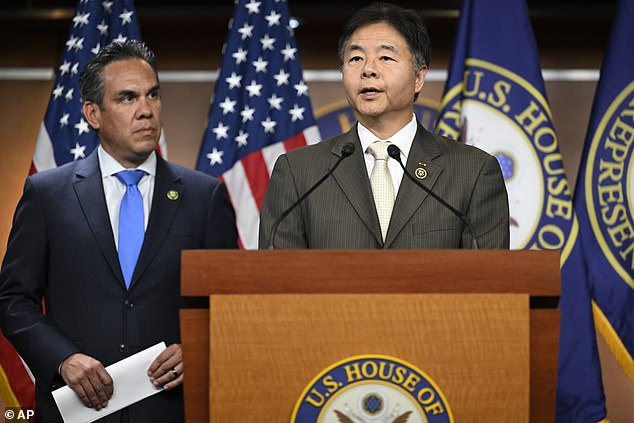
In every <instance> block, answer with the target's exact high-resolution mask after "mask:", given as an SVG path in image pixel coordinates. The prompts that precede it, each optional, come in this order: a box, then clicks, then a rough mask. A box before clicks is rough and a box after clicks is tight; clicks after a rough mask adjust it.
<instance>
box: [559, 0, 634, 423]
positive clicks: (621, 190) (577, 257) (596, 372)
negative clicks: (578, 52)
mask: <svg viewBox="0 0 634 423" xmlns="http://www.w3.org/2000/svg"><path fill="white" fill-rule="evenodd" d="M614 16H615V17H614V22H613V26H612V32H611V34H610V40H609V44H608V49H607V50H606V54H605V57H604V62H603V66H602V69H601V77H600V79H599V83H598V86H597V91H596V94H595V99H594V104H593V106H592V113H591V117H590V123H589V126H588V133H587V136H586V142H585V147H584V153H583V157H582V161H581V165H580V167H579V175H578V177H577V185H576V188H575V194H574V211H575V215H576V216H577V218H578V221H579V233H578V234H577V236H576V237H575V238H574V241H575V244H574V249H573V252H572V254H571V257H570V260H569V262H568V263H566V265H564V267H563V269H562V300H561V313H562V314H561V337H560V346H559V376H558V387H557V422H558V423H563V422H588V421H598V420H601V419H603V418H605V417H606V410H605V401H604V395H603V387H602V382H601V370H600V364H599V359H598V354H597V348H596V338H595V328H596V330H597V331H598V332H599V333H600V334H601V336H602V338H603V339H604V340H605V341H606V344H607V345H608V346H609V348H610V351H611V352H612V353H613V355H614V357H615V358H616V360H617V362H618V363H619V365H620V366H621V368H622V369H623V371H624V374H625V375H626V376H627V377H628V378H629V380H630V381H631V382H632V383H634V364H633V361H632V353H633V352H634V203H633V201H634V186H633V185H632V183H631V181H632V174H633V173H632V170H633V169H634V155H633V154H632V147H633V141H634V56H632V54H631V50H632V46H633V45H634V27H633V26H632V24H631V22H632V20H633V19H634V0H620V1H619V3H618V5H617V8H616V11H615V15H614ZM571 239H572V237H571Z"/></svg>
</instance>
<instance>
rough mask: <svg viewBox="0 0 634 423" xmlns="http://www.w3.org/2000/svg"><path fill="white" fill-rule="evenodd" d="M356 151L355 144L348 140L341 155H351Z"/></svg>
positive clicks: (342, 148)
mask: <svg viewBox="0 0 634 423" xmlns="http://www.w3.org/2000/svg"><path fill="white" fill-rule="evenodd" d="M352 153H354V144H353V143H351V142H347V143H345V144H344V145H343V147H341V155H342V156H343V157H348V156H351V155H352Z"/></svg>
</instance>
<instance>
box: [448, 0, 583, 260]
mask: <svg viewBox="0 0 634 423" xmlns="http://www.w3.org/2000/svg"><path fill="white" fill-rule="evenodd" d="M436 131H437V132H438V133H440V134H442V135H445V136H448V137H450V138H454V139H460V140H461V141H463V142H466V143H468V144H472V145H475V146H477V147H479V148H481V149H483V150H485V151H487V152H489V153H490V154H492V155H494V156H495V157H497V159H498V161H499V163H500V166H501V168H502V171H503V174H504V179H505V182H506V187H507V191H508V194H509V207H510V234H511V248H512V249H529V248H530V249H561V248H562V247H563V246H564V244H565V242H566V239H567V236H568V232H569V230H570V226H571V224H572V204H571V194H570V188H569V185H568V181H567V178H566V175H565V172H564V166H563V161H562V157H561V154H560V153H559V143H558V140H557V136H556V134H555V130H554V128H553V124H552V117H551V113H550V107H549V105H548V102H547V100H546V95H545V90H544V82H543V78H542V75H541V70H540V66H539V59H538V55H537V48H536V44H535V39H534V36H533V31H532V28H531V24H530V21H529V18H528V11H527V7H526V3H525V1H524V0H465V1H464V2H463V4H462V9H461V12H460V19H459V24H458V33H457V36H456V43H455V45H454V50H453V56H452V59H451V64H450V68H449V75H448V79H447V83H446V85H445V92H444V95H443V99H442V103H441V108H440V112H439V115H438V121H437V125H436Z"/></svg>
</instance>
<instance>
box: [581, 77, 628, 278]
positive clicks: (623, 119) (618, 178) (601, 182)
mask: <svg viewBox="0 0 634 423" xmlns="http://www.w3.org/2000/svg"><path fill="white" fill-rule="evenodd" d="M633 144H634V82H632V83H630V84H629V85H628V86H627V87H625V88H624V89H623V90H622V91H621V93H619V95H618V96H616V98H615V99H614V101H613V102H612V103H611V104H610V107H608V109H607V110H606V112H605V114H604V115H603V118H602V119H601V121H600V122H599V125H598V127H597V130H596V131H595V133H594V137H593V139H592V143H591V146H590V149H589V151H588V157H587V160H586V163H585V169H582V171H584V172H585V186H584V188H585V196H586V205H587V211H588V218H589V220H590V223H591V225H592V230H593V232H594V235H595V236H596V239H597V241H598V243H599V245H600V247H601V251H602V252H603V254H604V255H605V257H606V259H607V260H608V261H609V262H610V265H611V266H612V268H613V269H614V271H615V272H616V273H618V274H619V276H621V278H622V279H623V281H625V282H626V283H627V284H628V285H629V286H630V287H631V288H634V279H633V278H632V269H634V241H633V240H634V203H632V201H633V199H634V156H633V155H632V147H633Z"/></svg>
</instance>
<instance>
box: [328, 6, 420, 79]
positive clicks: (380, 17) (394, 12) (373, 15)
mask: <svg viewBox="0 0 634 423" xmlns="http://www.w3.org/2000/svg"><path fill="white" fill-rule="evenodd" d="M381 22H385V23H386V24H388V25H391V26H392V27H394V29H396V30H397V31H398V32H399V33H400V34H401V35H402V36H403V38H405V41H406V42H407V46H408V47H409V49H410V51H411V53H412V56H414V70H416V71H417V72H418V71H419V70H421V69H422V67H423V66H424V65H427V66H429V56H430V52H431V42H430V40H429V34H427V27H426V26H425V22H424V21H423V18H422V17H421V16H420V15H419V14H418V13H416V12H415V11H413V10H410V9H404V8H402V7H400V6H397V5H394V4H391V3H372V4H371V5H369V6H366V7H364V8H363V9H360V10H359V11H358V12H357V13H355V14H354V15H353V16H352V18H350V20H349V21H348V23H347V24H346V26H345V27H344V29H343V33H342V34H341V38H339V59H340V60H341V63H343V56H344V52H345V49H346V47H347V44H348V41H350V37H351V36H352V33H354V32H355V31H356V30H357V29H359V28H361V27H363V26H366V25H370V24H375V23H381Z"/></svg>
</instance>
